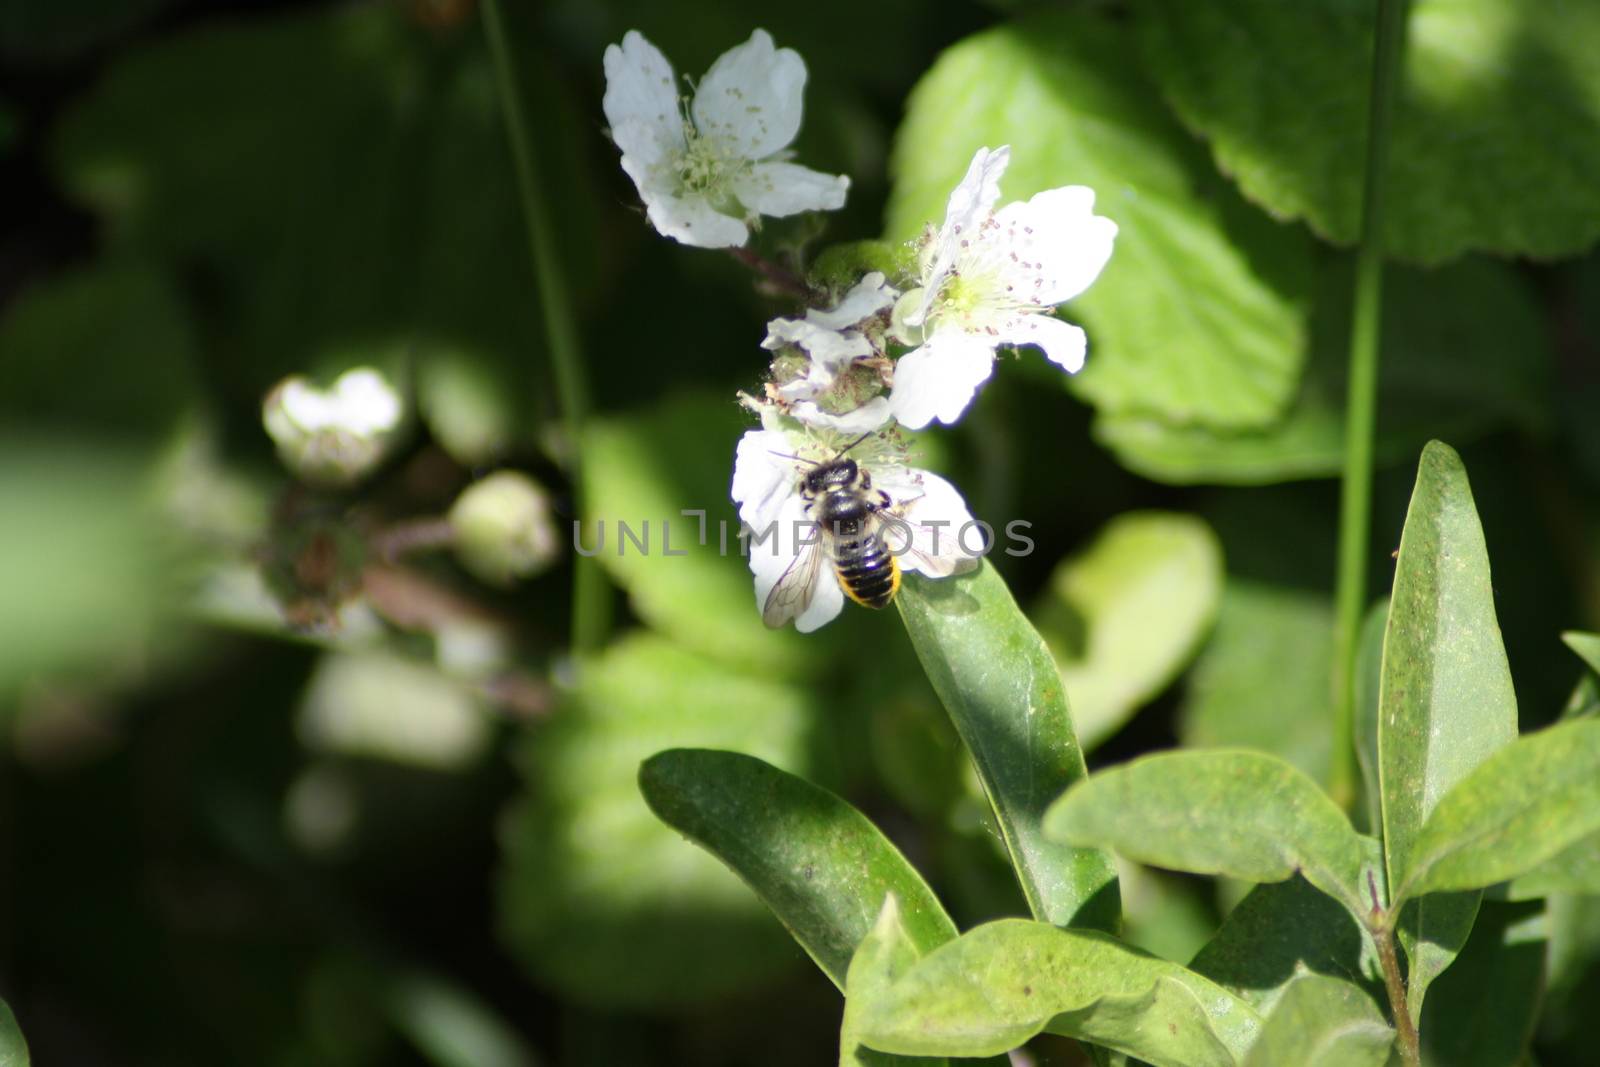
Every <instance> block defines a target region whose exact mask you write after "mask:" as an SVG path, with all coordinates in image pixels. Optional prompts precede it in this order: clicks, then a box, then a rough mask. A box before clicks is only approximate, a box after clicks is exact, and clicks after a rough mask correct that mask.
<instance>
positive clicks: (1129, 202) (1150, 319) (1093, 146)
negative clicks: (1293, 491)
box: [888, 11, 1310, 427]
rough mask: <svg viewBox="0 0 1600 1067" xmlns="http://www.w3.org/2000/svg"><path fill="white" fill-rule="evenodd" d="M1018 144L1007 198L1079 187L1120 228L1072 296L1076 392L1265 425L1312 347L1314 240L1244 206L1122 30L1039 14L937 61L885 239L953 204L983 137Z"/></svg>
mask: <svg viewBox="0 0 1600 1067" xmlns="http://www.w3.org/2000/svg"><path fill="white" fill-rule="evenodd" d="M1000 144H1010V145H1011V148H1012V152H1011V160H1012V162H1011V167H1010V169H1009V170H1008V171H1007V172H1006V175H1005V178H1004V180H1003V181H1002V183H1001V186H1002V189H1003V191H1004V196H1003V197H1002V200H1003V201H1009V200H1016V199H1025V198H1027V197H1029V196H1031V195H1032V194H1034V193H1037V192H1039V191H1041V190H1044V189H1049V188H1054V187H1057V186H1063V185H1072V184H1080V185H1087V186H1089V187H1091V188H1093V189H1094V190H1095V191H1096V193H1097V194H1098V199H1097V201H1096V211H1098V212H1099V213H1101V214H1103V215H1105V216H1107V217H1109V218H1111V219H1112V220H1113V221H1115V222H1116V223H1117V227H1118V232H1117V241H1116V252H1115V253H1114V254H1113V256H1112V257H1111V262H1110V265H1109V266H1108V267H1107V268H1106V270H1105V272H1104V274H1103V275H1102V276H1101V277H1100V279H1099V280H1098V281H1096V282H1095V284H1094V285H1093V286H1091V287H1090V289H1089V290H1088V292H1086V293H1085V294H1084V295H1083V296H1082V297H1080V298H1079V299H1077V300H1076V301H1074V302H1073V306H1072V309H1071V312H1070V317H1073V318H1074V319H1076V318H1077V317H1078V316H1080V315H1081V317H1082V321H1084V322H1085V323H1086V325H1087V326H1088V328H1089V332H1090V334H1091V336H1092V341H1091V343H1090V346H1089V349H1090V351H1089V360H1088V365H1087V366H1086V368H1085V369H1084V371H1083V372H1082V373H1081V374H1079V375H1077V376H1076V377H1075V378H1073V379H1071V385H1072V388H1073V389H1074V390H1075V391H1076V392H1078V393H1079V394H1080V395H1082V396H1084V397H1086V398H1087V399H1088V400H1089V401H1090V402H1092V403H1093V404H1094V405H1095V406H1096V407H1097V408H1099V409H1100V410H1101V411H1103V412H1115V413H1118V414H1123V415H1131V414H1133V413H1146V414H1154V415H1160V416H1161V417H1163V418H1165V419H1168V420H1170V421H1172V422H1175V423H1190V422H1193V423H1201V424H1205V425H1208V426H1218V427H1244V426H1260V425H1263V424H1266V423H1268V422H1271V421H1272V420H1273V419H1275V418H1276V417H1277V416H1278V415H1279V413H1280V412H1282V410H1283V409H1284V408H1285V407H1286V406H1287V405H1288V403H1289V401H1290V400H1291V399H1292V398H1293V396H1294V391H1295V387H1296V385H1297V383H1298V381H1299V377H1300V369H1301V364H1302V362H1303V359H1304V352H1305V345H1304V341H1305V321H1304V315H1303V305H1304V303H1305V302H1306V297H1307V290H1308V283H1309V274H1310V272H1309V265H1310V248H1309V243H1308V242H1307V241H1306V240H1304V237H1303V235H1302V234H1299V233H1296V232H1294V231H1293V230H1290V229H1288V228H1286V227H1281V226H1274V225H1273V224H1271V223H1270V222H1268V221H1267V220H1265V219H1262V218H1261V217H1260V216H1259V215H1257V214H1255V213H1254V212H1251V211H1249V210H1248V209H1247V208H1245V206H1244V205H1243V204H1241V203H1240V202H1239V201H1238V199H1237V197H1236V196H1235V195H1234V194H1233V193H1232V191H1231V190H1229V189H1228V188H1227V186H1226V185H1225V184H1224V183H1222V182H1220V181H1219V180H1218V179H1217V177H1216V175H1215V174H1214V173H1213V172H1212V170H1211V168H1210V166H1209V165H1208V163H1207V161H1206V160H1205V158H1204V153H1203V152H1202V151H1200V150H1199V148H1198V146H1197V145H1195V144H1194V142H1193V141H1192V140H1191V139H1190V138H1189V137H1188V136H1187V134H1185V132H1184V131H1183V130H1182V129H1180V128H1179V127H1178V125H1177V124H1176V123H1175V122H1174V121H1173V120H1172V119H1171V118H1170V117H1169V115H1168V114H1167V111H1166V109H1165V107H1164V106H1163V105H1162V102H1161V100H1160V98H1159V96H1158V94H1157V93H1156V92H1155V89H1154V87H1153V86H1151V85H1149V84H1147V83H1146V82H1145V81H1144V80H1143V79H1142V78H1141V77H1140V76H1139V74H1138V73H1137V65H1136V64H1135V62H1134V59H1133V57H1132V56H1131V55H1130V54H1129V49H1128V48H1127V46H1126V42H1125V34H1124V33H1123V31H1122V30H1121V28H1120V27H1118V26H1116V25H1115V24H1113V23H1111V22H1109V21H1107V20H1105V19H1103V18H1101V17H1098V16H1095V15H1091V14H1087V13H1084V12H1081V11H1079V12H1070V11H1053V12H1041V13H1038V14H1035V15H1033V16H1030V17H1026V18H1023V19H1020V20H1018V21H1015V22H1012V23H1008V24H1006V25H1002V26H998V27H995V28H993V29H990V30H986V31H984V32H983V33H980V34H978V35H976V36H973V37H970V38H968V39H967V40H965V41H962V42H961V43H959V44H957V45H955V46H954V47H953V48H951V49H949V50H948V51H946V52H945V53H944V54H943V55H942V56H940V58H939V60H938V62H937V63H935V64H934V67H933V69H932V70H931V71H929V73H928V74H927V76H926V77H924V78H923V80H922V81H921V82H920V83H919V84H918V85H917V87H916V89H915V90H913V92H912V95H911V98H910V101H909V103H908V105H907V114H906V121H905V123H904V125H903V126H902V127H901V129H900V132H899V134H898V135H897V137H896V142H895V150H894V156H893V160H892V167H891V170H892V173H893V175H894V179H895V181H894V188H893V191H892V194H891V196H890V201H889V212H888V236H889V237H890V238H891V239H894V240H904V239H907V238H910V237H913V236H915V235H916V234H917V233H919V232H920V231H921V230H922V228H923V226H924V225H925V224H927V223H930V222H931V223H934V224H935V225H937V224H938V223H939V222H940V220H942V219H943V217H944V210H945V202H946V200H947V199H948V197H949V196H950V192H951V190H952V189H954V188H955V186H956V184H957V182H959V181H960V179H961V177H962V175H963V174H964V173H965V171H966V167H967V164H968V162H969V161H970V160H971V158H972V155H973V152H974V151H975V150H976V149H978V148H979V147H981V146H984V145H988V146H991V147H993V146H997V145H1000Z"/></svg>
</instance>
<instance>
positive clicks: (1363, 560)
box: [1331, 0, 1406, 807]
mask: <svg viewBox="0 0 1600 1067" xmlns="http://www.w3.org/2000/svg"><path fill="white" fill-rule="evenodd" d="M1405 15H1406V0H1378V21H1377V28H1376V32H1375V38H1376V39H1375V43H1374V46H1373V55H1372V97H1371V102H1370V110H1369V112H1368V116H1367V162H1366V179H1365V186H1364V189H1363V192H1362V213H1361V247H1360V249H1359V250H1358V251H1357V252H1356V270H1355V292H1354V295H1353V297H1352V304H1351V315H1350V371H1349V383H1348V386H1347V389H1348V392H1347V394H1346V399H1345V448H1344V482H1343V492H1342V494H1341V498H1340V508H1339V573H1338V582H1337V589H1336V595H1335V602H1336V606H1337V629H1336V642H1335V650H1336V651H1335V656H1334V678H1333V692H1334V708H1335V720H1334V743H1333V767H1332V776H1331V777H1332V782H1331V785H1332V791H1333V794H1334V797H1335V799H1337V800H1338V801H1340V803H1341V804H1343V805H1344V806H1345V807H1349V806H1350V804H1351V803H1352V802H1353V801H1354V799H1355V781H1356V769H1355V701H1356V685H1355V662H1356V651H1357V649H1356V645H1357V642H1358V640H1359V635H1360V632H1361V615H1362V612H1363V610H1364V609H1365V607H1366V599H1367V551H1368V541H1369V540H1370V537H1371V533H1370V527H1371V523H1372V438H1373V427H1374V425H1375V424H1376V421H1377V399H1378V343H1379V334H1380V331H1381V328H1382V300H1383V233H1384V228H1383V210H1384V195H1383V194H1384V180H1385V176H1386V172H1387V171H1388V165H1389V129H1390V125H1391V120H1392V118H1393V115H1394V100H1395V96H1396V93H1397V89H1398V81H1399V77H1400V58H1401V55H1402V53H1403V52H1404V50H1405V31H1406V20H1405Z"/></svg>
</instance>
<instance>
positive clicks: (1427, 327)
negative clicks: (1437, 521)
mask: <svg viewBox="0 0 1600 1067" xmlns="http://www.w3.org/2000/svg"><path fill="white" fill-rule="evenodd" d="M1348 267H1349V264H1348V262H1345V261H1340V262H1338V263H1337V264H1335V266H1334V267H1332V268H1331V269H1328V270H1325V271H1324V272H1323V276H1322V278H1321V280H1320V282H1319V285H1318V287H1317V302H1316V307H1315V308H1314V310H1313V313H1312V316H1311V338H1310V355H1309V357H1308V359H1307V363H1306V370H1305V375H1304V376H1303V378H1302V380H1301V383H1300V388H1299V391H1298V393H1297V394H1296V396H1295V399H1294V401H1293V403H1292V404H1291V405H1290V406H1289V407H1288V408H1287V410H1286V411H1285V412H1284V414H1283V416H1282V417H1281V418H1280V419H1279V420H1278V421H1277V422H1275V423H1273V424H1271V425H1269V426H1264V427H1260V428H1256V429H1249V430H1231V431H1230V430H1219V429H1213V428H1209V427H1205V426H1185V425H1180V424H1176V423H1174V422H1172V421H1170V420H1167V419H1163V418H1160V417H1157V416H1152V415H1140V414H1119V413H1115V412H1104V413H1102V414H1101V416H1100V417H1099V418H1098V419H1096V421H1095V424H1094V435H1095V438H1096V440H1098V441H1100V442H1101V443H1102V444H1104V445H1106V446H1107V447H1109V448H1110V449H1111V450H1112V451H1113V452H1115V453H1116V455H1117V458H1118V459H1119V460H1120V461H1121V462H1122V463H1123V464H1124V465H1126V466H1127V467H1128V468H1130V469H1131V470H1134V471H1137V472H1138V473H1140V474H1143V475H1144V476H1145V477H1148V478H1154V479H1156V480H1158V481H1163V482H1169V483H1173V484H1179V485H1187V484H1193V483H1202V484H1229V485H1260V484H1267V483H1272V482H1281V481H1287V480H1293V479H1300V478H1324V477H1333V476H1335V475H1337V474H1338V473H1339V469H1340V465H1341V464H1342V462H1343V458H1344V432H1345V425H1344V398H1345V394H1346V388H1345V370H1346V364H1347V360H1346V357H1347V355H1348V353H1349V340H1348V330H1347V326H1346V323H1347V322H1348V313H1349V305H1350V298H1349V293H1350V272H1349V269H1348ZM1383 306H1384V317H1383V327H1382V340H1381V345H1382V351H1383V354H1384V358H1383V362H1382V364H1381V366H1380V367H1379V371H1378V376H1379V384H1378V408H1379V417H1378V426H1377V435H1376V437H1375V439H1374V442H1373V448H1374V451H1375V454H1376V457H1377V462H1378V463H1380V464H1389V463H1395V462H1399V461H1401V460H1403V459H1406V458H1409V457H1410V456H1412V455H1413V454H1415V452H1416V451H1417V449H1419V448H1421V447H1422V446H1423V445H1424V444H1425V443H1427V441H1428V440H1429V439H1430V438H1434V437H1440V438H1449V439H1450V440H1454V441H1464V440H1467V439H1469V438H1472V437H1476V436H1479V435H1481V434H1482V433H1484V432H1486V431H1488V430H1490V429H1492V428H1494V427H1495V426H1498V425H1503V424H1505V423H1514V424H1518V425H1525V426H1529V427H1534V428H1537V427H1539V426H1540V425H1542V424H1543V422H1545V421H1546V420H1547V418H1548V414H1547V410H1546V404H1547V402H1546V397H1547V396H1548V395H1549V389H1550V384H1549V383H1550V368H1551V365H1552V360H1551V347H1550V344H1549V340H1548V330H1547V329H1546V327H1545V324H1544V321H1543V312H1542V311H1541V310H1540V308H1539V305H1538V304H1537V302H1536V301H1535V300H1534V298H1533V295H1532V293H1531V292H1530V291H1529V290H1528V287H1527V284H1526V283H1525V281H1524V280H1523V279H1521V278H1519V277H1518V276H1517V275H1516V273H1515V272H1514V271H1513V269H1512V268H1511V267H1509V266H1507V265H1505V264H1502V263H1495V262H1491V261H1488V260H1468V261H1466V262H1463V263H1458V264H1453V265H1451V266H1449V267H1445V268H1441V269H1439V270H1435V271H1420V270H1414V269H1405V268H1399V267H1396V268H1392V269H1389V270H1387V271H1385V272H1384V305H1383Z"/></svg>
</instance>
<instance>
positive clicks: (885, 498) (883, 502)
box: [878, 489, 894, 508]
mask: <svg viewBox="0 0 1600 1067" xmlns="http://www.w3.org/2000/svg"><path fill="white" fill-rule="evenodd" d="M878 500H879V501H880V503H879V504H878V506H879V507H880V508H887V507H890V506H891V505H893V504H894V501H893V500H890V499H889V494H888V493H885V492H884V491H883V490H882V489H879V490H878Z"/></svg>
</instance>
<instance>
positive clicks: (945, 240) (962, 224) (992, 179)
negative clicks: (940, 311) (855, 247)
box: [906, 145, 1011, 326]
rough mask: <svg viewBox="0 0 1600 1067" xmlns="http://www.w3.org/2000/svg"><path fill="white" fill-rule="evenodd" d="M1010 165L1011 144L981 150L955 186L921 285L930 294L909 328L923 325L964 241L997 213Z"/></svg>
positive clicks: (925, 297) (912, 318) (910, 319)
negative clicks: (931, 262)
mask: <svg viewBox="0 0 1600 1067" xmlns="http://www.w3.org/2000/svg"><path fill="white" fill-rule="evenodd" d="M1010 162H1011V146H1010V145H1001V146H1000V147H999V148H996V149H994V150H993V151H990V150H989V149H988V148H980V149H978V151H977V153H976V154H975V155H974V156H973V157H972V163H971V164H969V165H968V167H967V174H966V177H964V178H962V179H961V184H959V185H957V186H956V187H955V190H954V191H953V192H952V193H951V194H950V200H949V203H947V204H946V205H945V210H944V225H943V226H941V227H940V228H939V236H938V237H937V238H935V242H936V243H935V246H934V257H933V264H932V266H930V267H929V268H928V269H927V270H926V271H925V272H924V273H923V277H922V284H923V286H924V287H925V289H926V290H927V291H926V293H925V294H924V295H923V298H922V306H921V307H920V308H918V309H917V311H916V313H915V314H913V315H908V316H906V322H907V323H908V324H909V325H912V326H920V325H922V323H923V321H924V320H925V319H926V318H927V315H928V308H929V306H930V305H932V303H933V300H934V298H935V297H937V296H938V295H939V286H940V284H941V283H942V282H943V281H944V279H945V276H946V275H948V274H949V273H950V268H951V267H952V266H953V265H954V264H955V261H956V257H957V254H958V253H959V252H960V250H961V247H962V246H961V242H962V241H964V240H970V239H971V238H972V237H974V236H975V235H976V234H977V231H978V228H979V227H980V226H981V225H982V224H983V221H984V220H985V219H987V218H988V217H989V215H990V214H991V213H992V212H993V211H994V205H995V202H996V201H998V200H999V199H1000V176H1001V175H1002V174H1004V173H1005V170H1006V164H1008V163H1010Z"/></svg>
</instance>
